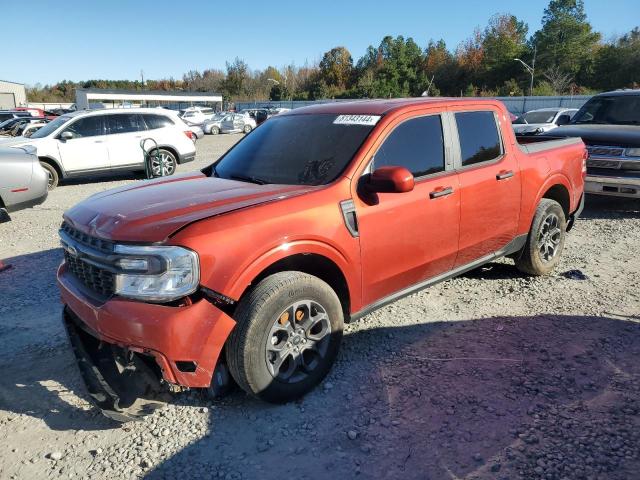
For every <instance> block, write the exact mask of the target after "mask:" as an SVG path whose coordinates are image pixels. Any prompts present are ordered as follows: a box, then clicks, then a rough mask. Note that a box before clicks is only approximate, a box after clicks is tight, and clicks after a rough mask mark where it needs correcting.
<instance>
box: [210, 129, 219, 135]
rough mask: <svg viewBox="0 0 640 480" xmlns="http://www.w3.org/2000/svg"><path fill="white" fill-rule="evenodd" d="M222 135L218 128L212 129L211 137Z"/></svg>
mask: <svg viewBox="0 0 640 480" xmlns="http://www.w3.org/2000/svg"><path fill="white" fill-rule="evenodd" d="M219 133H220V129H219V128H218V127H211V135H218V134H219Z"/></svg>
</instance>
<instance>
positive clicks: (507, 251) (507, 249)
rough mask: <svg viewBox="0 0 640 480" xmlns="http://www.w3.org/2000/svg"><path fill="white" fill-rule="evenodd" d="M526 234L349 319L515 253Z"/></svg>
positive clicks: (362, 315)
mask: <svg viewBox="0 0 640 480" xmlns="http://www.w3.org/2000/svg"><path fill="white" fill-rule="evenodd" d="M527 236H528V235H527V234H525V235H519V236H517V237H516V238H514V239H513V240H511V242H509V243H508V244H507V245H505V246H504V247H503V248H501V249H500V250H498V251H496V252H494V253H491V254H489V255H486V256H484V257H482V258H479V259H478V260H474V261H473V262H471V263H467V264H466V265H462V266H460V267H457V268H455V269H453V270H449V271H448V272H445V273H441V274H440V275H438V276H436V277H432V278H430V279H428V280H425V281H423V282H420V283H416V284H415V285H412V286H410V287H407V288H404V289H402V290H398V291H397V292H395V293H392V294H391V295H389V296H387V297H384V298H382V299H380V300H378V301H377V302H374V303H372V304H371V305H368V306H366V307H365V308H363V309H362V310H360V311H359V312H356V313H354V314H352V315H351V317H350V321H354V320H359V319H360V318H362V317H364V316H366V315H369V314H370V313H371V312H374V311H375V310H378V309H379V308H382V307H384V306H386V305H389V304H390V303H393V302H395V301H396V300H400V299H401V298H404V297H407V296H409V295H412V294H414V293H416V292H419V291H420V290H424V289H425V288H427V287H431V286H433V285H435V284H437V283H440V282H444V281H445V280H450V279H452V278H454V277H457V276H458V275H462V274H463V273H466V272H468V271H470V270H474V269H476V268H478V267H481V266H482V265H485V264H487V263H489V262H492V261H493V260H496V259H498V258H502V257H506V256H507V255H511V254H513V253H516V252H518V251H520V250H522V247H524V246H525V244H526V243H527Z"/></svg>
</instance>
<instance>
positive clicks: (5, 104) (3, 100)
mask: <svg viewBox="0 0 640 480" xmlns="http://www.w3.org/2000/svg"><path fill="white" fill-rule="evenodd" d="M26 105H27V91H26V90H25V88H24V84H23V83H16V82H8V81H6V80H0V110H8V109H12V108H15V107H24V106H26Z"/></svg>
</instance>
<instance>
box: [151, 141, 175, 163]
mask: <svg viewBox="0 0 640 480" xmlns="http://www.w3.org/2000/svg"><path fill="white" fill-rule="evenodd" d="M158 149H159V150H166V151H167V152H169V153H170V154H171V155H173V158H175V159H176V163H177V164H178V165H180V164H181V163H182V159H181V157H180V154H179V153H178V151H177V150H176V149H175V148H174V147H172V146H171V145H158ZM153 150H155V147H154V148H152V149H151V151H152V152H153Z"/></svg>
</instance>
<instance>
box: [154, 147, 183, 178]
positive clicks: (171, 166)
mask: <svg viewBox="0 0 640 480" xmlns="http://www.w3.org/2000/svg"><path fill="white" fill-rule="evenodd" d="M158 152H159V155H160V160H161V163H162V165H163V166H164V175H161V174H160V163H158V160H157V159H156V149H155V148H154V149H153V150H151V151H150V152H149V155H150V156H151V173H152V175H153V178H157V177H168V176H171V175H173V174H174V173H176V168H177V166H178V162H177V161H176V157H175V155H174V154H173V153H171V152H170V151H169V150H165V149H164V148H159V149H158Z"/></svg>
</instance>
